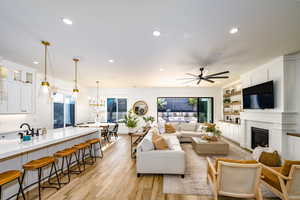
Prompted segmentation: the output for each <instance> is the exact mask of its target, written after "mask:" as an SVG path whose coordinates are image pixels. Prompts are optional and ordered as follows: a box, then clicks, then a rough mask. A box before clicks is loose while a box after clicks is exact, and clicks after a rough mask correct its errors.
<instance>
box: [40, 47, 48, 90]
mask: <svg viewBox="0 0 300 200" xmlns="http://www.w3.org/2000/svg"><path fill="white" fill-rule="evenodd" d="M42 44H43V45H44V46H45V76H44V80H43V81H42V82H41V85H42V88H43V92H45V93H47V92H48V91H49V87H50V84H49V82H48V81H47V53H48V52H47V51H48V49H47V47H48V46H49V45H50V43H49V42H47V41H42Z"/></svg>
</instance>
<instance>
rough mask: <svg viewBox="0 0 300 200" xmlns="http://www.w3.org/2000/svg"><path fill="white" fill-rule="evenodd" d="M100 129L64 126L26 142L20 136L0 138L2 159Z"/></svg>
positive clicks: (0, 156) (0, 157) (0, 155)
mask: <svg viewBox="0 0 300 200" xmlns="http://www.w3.org/2000/svg"><path fill="white" fill-rule="evenodd" d="M98 131H99V130H98V129H97V128H62V129H51V130H48V132H47V134H45V135H40V136H38V137H37V136H34V137H33V138H32V139H31V140H30V141H26V142H23V141H21V139H20V138H19V137H17V138H16V139H2V140H1V139H0V160H1V159H5V158H8V157H12V156H15V155H19V154H23V153H26V152H28V151H33V150H35V149H40V148H43V147H46V146H49V145H53V144H56V143H60V142H64V141H67V140H71V139H73V138H77V137H81V136H84V135H88V134H91V133H95V132H98Z"/></svg>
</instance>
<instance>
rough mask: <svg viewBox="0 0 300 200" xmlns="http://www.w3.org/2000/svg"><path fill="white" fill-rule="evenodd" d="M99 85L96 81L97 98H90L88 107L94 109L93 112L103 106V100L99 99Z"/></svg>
mask: <svg viewBox="0 0 300 200" xmlns="http://www.w3.org/2000/svg"><path fill="white" fill-rule="evenodd" d="M99 83H100V81H96V84H97V98H96V99H95V98H91V99H90V106H92V107H94V108H95V110H96V111H97V110H99V109H100V108H101V107H104V106H105V100H103V99H102V98H99V93H100V92H99Z"/></svg>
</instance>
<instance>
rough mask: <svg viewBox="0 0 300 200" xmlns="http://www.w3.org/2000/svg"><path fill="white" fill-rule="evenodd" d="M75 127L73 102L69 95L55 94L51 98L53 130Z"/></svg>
mask: <svg viewBox="0 0 300 200" xmlns="http://www.w3.org/2000/svg"><path fill="white" fill-rule="evenodd" d="M74 125H75V101H74V100H73V99H72V97H71V96H70V95H63V94H61V93H56V94H55V95H54V98H53V128H64V127H68V126H74Z"/></svg>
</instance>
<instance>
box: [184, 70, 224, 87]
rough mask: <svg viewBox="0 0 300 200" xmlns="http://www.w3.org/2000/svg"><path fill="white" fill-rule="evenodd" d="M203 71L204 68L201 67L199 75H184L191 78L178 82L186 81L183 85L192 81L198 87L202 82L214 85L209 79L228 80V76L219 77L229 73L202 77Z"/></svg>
mask: <svg viewBox="0 0 300 200" xmlns="http://www.w3.org/2000/svg"><path fill="white" fill-rule="evenodd" d="M203 71H204V67H201V68H200V74H199V75H196V74H191V73H186V75H189V76H192V78H182V79H178V80H188V81H186V82H184V83H190V82H193V81H197V85H199V84H200V82H201V81H202V80H204V81H207V82H210V83H214V82H215V81H213V80H211V79H226V78H229V76H221V75H223V74H228V73H229V71H224V72H219V73H215V74H210V75H206V76H203V75H204V74H203Z"/></svg>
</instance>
